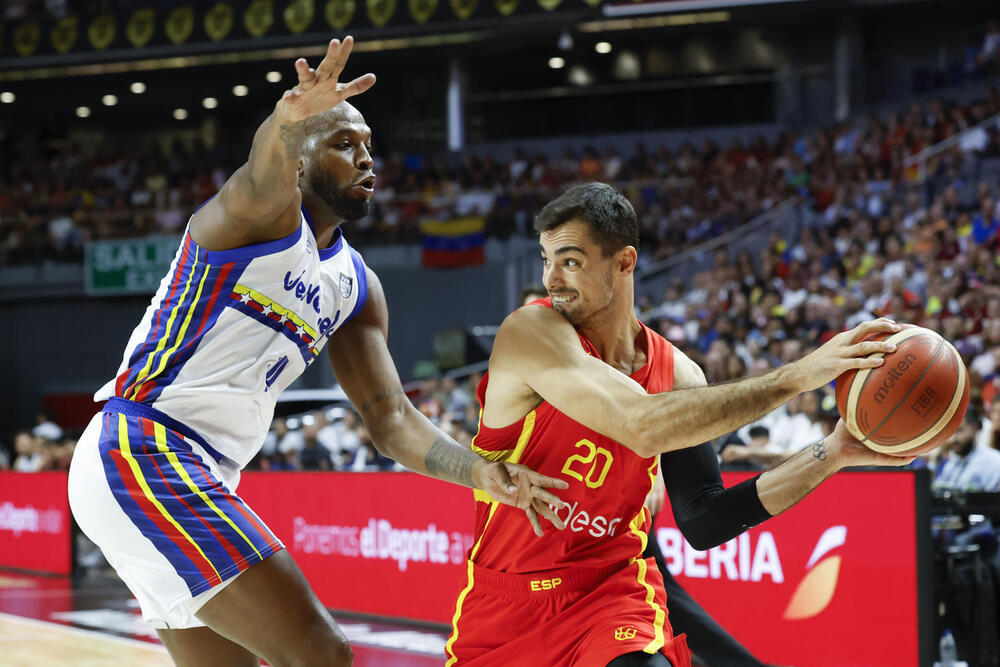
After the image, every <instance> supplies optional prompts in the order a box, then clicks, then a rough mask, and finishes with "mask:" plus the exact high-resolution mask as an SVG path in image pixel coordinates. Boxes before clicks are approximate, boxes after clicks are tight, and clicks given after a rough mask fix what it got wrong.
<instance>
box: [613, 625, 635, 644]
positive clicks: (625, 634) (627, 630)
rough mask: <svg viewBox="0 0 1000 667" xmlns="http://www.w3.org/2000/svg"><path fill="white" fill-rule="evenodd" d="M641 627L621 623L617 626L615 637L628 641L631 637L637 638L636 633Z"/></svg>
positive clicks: (621, 640)
mask: <svg viewBox="0 0 1000 667" xmlns="http://www.w3.org/2000/svg"><path fill="white" fill-rule="evenodd" d="M637 632H639V629H638V628H636V627H634V626H631V625H621V626H619V627H617V628H615V639H617V640H618V641H620V642H623V641H627V640H629V639H635V635H636V633H637Z"/></svg>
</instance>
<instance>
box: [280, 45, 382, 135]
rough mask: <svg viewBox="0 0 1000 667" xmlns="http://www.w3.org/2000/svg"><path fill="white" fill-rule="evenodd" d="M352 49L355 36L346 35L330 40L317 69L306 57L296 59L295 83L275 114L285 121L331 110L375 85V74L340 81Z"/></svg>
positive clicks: (292, 121) (296, 119)
mask: <svg viewBox="0 0 1000 667" xmlns="http://www.w3.org/2000/svg"><path fill="white" fill-rule="evenodd" d="M353 48H354V38H353V37H351V36H350V35H348V36H347V37H345V38H344V41H343V42H341V41H340V40H339V39H331V40H330V45H329V47H328V48H327V50H326V55H325V56H323V60H322V61H321V62H320V64H319V66H318V67H317V68H316V69H312V68H311V67H309V63H307V62H306V59H305V58H299V59H298V60H296V61H295V72H296V73H297V74H298V77H299V82H298V84H297V85H296V86H295V87H294V88H292V89H290V90H286V91H285V93H284V95H282V96H281V100H280V101H279V102H278V105H277V109H276V110H277V113H278V115H279V117H280V118H281V121H282V122H284V123H296V122H298V121H300V120H304V119H306V118H309V117H310V116H313V115H315V114H318V113H322V112H323V111H326V110H327V109H332V108H333V107H335V106H337V105H338V104H340V103H341V102H343V101H344V100H346V99H347V98H349V97H353V96H354V95H360V94H361V93H363V92H365V91H366V90H368V89H369V88H371V87H372V86H373V85H374V84H375V75H374V74H372V73H368V74H364V75H362V76H359V77H358V78H356V79H354V80H353V81H351V82H350V83H340V82H339V78H340V74H341V73H342V72H343V71H344V66H345V65H346V64H347V59H348V57H350V55H351V50H352V49H353Z"/></svg>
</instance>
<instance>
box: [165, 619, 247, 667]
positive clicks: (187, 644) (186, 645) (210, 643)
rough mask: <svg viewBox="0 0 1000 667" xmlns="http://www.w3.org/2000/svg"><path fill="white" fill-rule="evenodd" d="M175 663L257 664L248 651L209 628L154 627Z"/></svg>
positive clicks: (186, 666) (206, 666) (188, 666)
mask: <svg viewBox="0 0 1000 667" xmlns="http://www.w3.org/2000/svg"><path fill="white" fill-rule="evenodd" d="M156 632H157V634H159V635H160V641H162V642H163V645H164V646H166V647H167V651H168V652H169V653H170V658H171V659H172V660H173V661H174V663H175V664H176V665H177V667H258V666H259V665H260V661H259V660H258V659H257V656H255V655H254V654H253V653H251V652H250V651H248V650H246V649H245V648H243V647H242V646H240V645H239V644H235V643H233V642H231V641H229V640H228V639H226V638H225V637H223V636H222V635H220V634H218V633H217V632H215V631H214V630H211V629H209V628H188V629H186V630H157V631H156Z"/></svg>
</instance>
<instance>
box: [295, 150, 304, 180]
mask: <svg viewBox="0 0 1000 667" xmlns="http://www.w3.org/2000/svg"><path fill="white" fill-rule="evenodd" d="M296 170H297V172H298V178H299V183H301V182H302V177H303V176H305V175H306V161H305V158H303V157H301V156H300V157H299V164H298V167H297V169H296Z"/></svg>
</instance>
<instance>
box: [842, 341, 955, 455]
mask: <svg viewBox="0 0 1000 667" xmlns="http://www.w3.org/2000/svg"><path fill="white" fill-rule="evenodd" d="M902 327H903V328H902V330H901V331H897V332H896V333H892V334H877V335H875V336H870V337H869V338H867V339H866V340H887V341H888V342H890V343H895V344H896V351H895V352H892V353H890V354H887V355H884V356H885V363H883V364H882V365H881V366H879V367H878V368H862V369H858V370H851V371H847V372H846V373H844V374H842V375H841V376H840V377H838V378H837V410H838V411H839V412H840V416H841V417H842V418H843V420H844V423H845V424H846V426H847V430H848V431H850V432H851V435H853V436H854V437H855V438H857V439H858V440H860V441H861V442H862V443H863V444H864V445H866V446H867V447H869V448H871V449H873V450H875V451H876V452H881V453H883V454H891V455H893V456H914V455H916V454H923V453H925V452H929V451H931V450H932V449H934V448H935V447H937V446H938V445H942V444H944V443H945V441H947V440H948V438H950V437H951V436H952V435H953V434H954V433H955V431H957V430H958V427H959V425H961V423H962V418H963V417H964V416H965V410H966V408H967V407H968V405H969V374H968V372H967V371H966V368H965V364H964V363H962V357H961V356H959V354H958V351H957V350H956V349H955V348H954V347H952V345H951V343H949V342H948V341H946V340H945V339H944V338H942V337H941V336H939V335H938V334H936V333H935V332H933V331H931V330H930V329H924V328H922V327H917V326H913V325H910V324H903V325H902ZM881 356H883V355H882V354H881V353H878V354H873V355H872V357H875V358H878V357H881Z"/></svg>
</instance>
